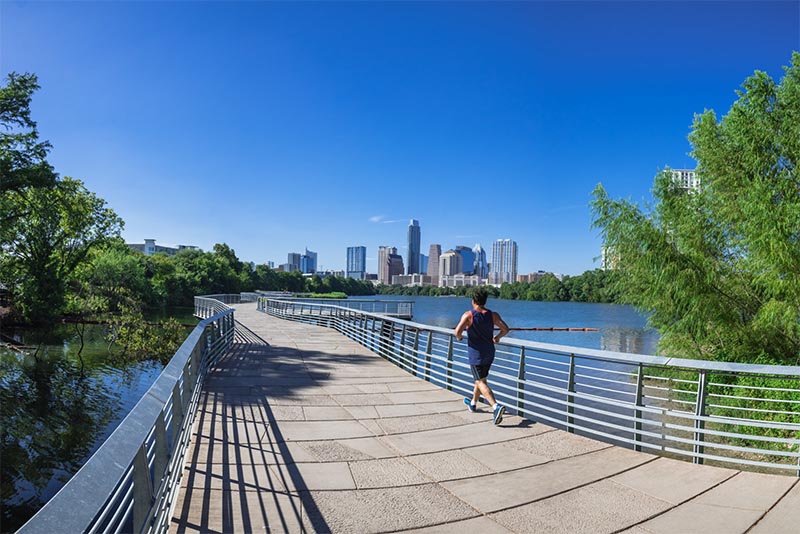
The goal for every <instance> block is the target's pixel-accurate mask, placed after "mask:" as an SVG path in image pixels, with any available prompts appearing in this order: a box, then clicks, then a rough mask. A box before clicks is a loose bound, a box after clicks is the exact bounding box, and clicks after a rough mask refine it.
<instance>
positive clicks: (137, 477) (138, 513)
mask: <svg viewBox="0 0 800 534" xmlns="http://www.w3.org/2000/svg"><path fill="white" fill-rule="evenodd" d="M152 507H153V483H152V480H151V478H150V466H149V465H148V462H147V447H146V446H145V444H144V443H142V444H141V446H140V447H139V451H138V452H137V453H136V456H135V457H134V460H133V531H134V532H141V531H142V530H144V524H145V522H146V521H147V517H148V516H149V515H150V508H152Z"/></svg>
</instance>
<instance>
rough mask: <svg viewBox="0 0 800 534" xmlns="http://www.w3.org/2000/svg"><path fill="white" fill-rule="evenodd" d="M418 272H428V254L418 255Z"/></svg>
mask: <svg viewBox="0 0 800 534" xmlns="http://www.w3.org/2000/svg"><path fill="white" fill-rule="evenodd" d="M419 272H420V274H425V273H427V272H428V256H426V255H425V254H420V255H419Z"/></svg>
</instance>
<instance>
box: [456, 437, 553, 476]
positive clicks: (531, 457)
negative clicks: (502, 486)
mask: <svg viewBox="0 0 800 534" xmlns="http://www.w3.org/2000/svg"><path fill="white" fill-rule="evenodd" d="M464 453H465V454H467V455H469V456H471V457H472V458H474V459H475V460H477V461H478V462H480V463H481V464H483V465H485V466H486V467H488V468H489V469H490V470H491V471H492V472H494V473H501V472H503V471H513V470H515V469H521V468H523V467H531V466H534V465H539V464H545V463H547V462H550V461H552V458H548V457H546V456H540V455H536V454H531V453H529V452H526V451H524V450H520V449H516V448H514V447H510V446H509V444H508V442H504V443H492V444H490V445H482V446H480V447H470V448H468V449H464Z"/></svg>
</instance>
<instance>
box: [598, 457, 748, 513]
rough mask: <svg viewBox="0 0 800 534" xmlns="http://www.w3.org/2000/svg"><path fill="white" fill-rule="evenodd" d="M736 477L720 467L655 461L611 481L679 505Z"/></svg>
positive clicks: (663, 460) (730, 471)
mask: <svg viewBox="0 0 800 534" xmlns="http://www.w3.org/2000/svg"><path fill="white" fill-rule="evenodd" d="M736 473H737V471H733V470H730V469H722V468H720V467H711V466H706V465H695V464H691V463H689V462H683V461H680V460H673V459H671V458H657V459H656V460H655V461H652V462H650V463H647V464H644V465H641V466H639V467H637V468H636V469H631V470H630V471H627V472H625V473H622V474H621V475H618V476H615V477H614V478H613V479H612V480H613V481H614V482H616V483H618V484H622V485H623V486H626V487H628V488H631V489H634V490H636V491H640V492H642V493H645V494H647V495H650V496H652V497H655V498H657V499H661V500H662V501H667V502H669V503H672V504H680V503H682V502H684V501H687V500H689V499H691V498H693V497H695V496H697V495H699V494H701V493H703V492H704V491H707V490H709V489H710V488H713V487H714V486H716V485H718V484H721V483H722V482H723V481H725V480H727V479H729V478H730V477H732V476H734V475H735V474H736Z"/></svg>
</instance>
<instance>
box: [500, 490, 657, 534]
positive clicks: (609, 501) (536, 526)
mask: <svg viewBox="0 0 800 534" xmlns="http://www.w3.org/2000/svg"><path fill="white" fill-rule="evenodd" d="M670 506H671V505H670V504H669V503H667V502H665V501H661V500H659V499H655V498H653V497H650V496H648V495H645V494H643V493H640V492H638V491H634V490H632V489H630V488H626V487H624V486H621V485H619V484H615V483H614V482H611V481H608V480H603V481H600V482H598V483H596V484H591V485H589V486H585V487H582V488H578V489H576V490H573V491H569V492H567V493H562V494H560V495H556V496H554V497H550V498H548V499H544V500H541V501H537V502H535V503H531V504H527V505H524V506H519V507H516V508H511V509H510V510H505V511H502V512H499V513H497V514H492V515H491V516H490V517H491V518H492V519H494V520H495V521H497V522H498V523H500V524H502V525H504V526H506V527H507V528H508V529H509V530H512V531H514V532H520V533H527V532H530V533H539V532H548V533H552V534H557V533H563V534H583V533H585V534H602V533H611V532H616V531H618V530H620V529H623V528H627V527H629V526H632V525H635V524H636V523H639V522H641V521H643V520H646V519H648V518H650V517H652V516H653V515H655V514H658V513H660V512H663V511H664V510H667V509H668V508H669V507H670Z"/></svg>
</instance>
